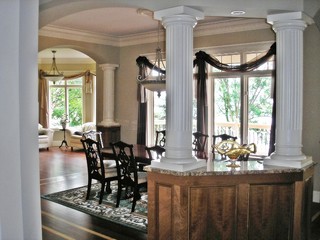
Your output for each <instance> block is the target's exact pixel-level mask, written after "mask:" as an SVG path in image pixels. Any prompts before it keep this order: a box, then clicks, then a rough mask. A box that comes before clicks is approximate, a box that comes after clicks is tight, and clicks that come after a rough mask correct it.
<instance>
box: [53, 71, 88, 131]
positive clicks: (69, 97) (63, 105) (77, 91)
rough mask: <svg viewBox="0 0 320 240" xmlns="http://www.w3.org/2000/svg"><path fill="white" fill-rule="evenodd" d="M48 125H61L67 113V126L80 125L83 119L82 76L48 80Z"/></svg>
mask: <svg viewBox="0 0 320 240" xmlns="http://www.w3.org/2000/svg"><path fill="white" fill-rule="evenodd" d="M49 96H50V99H49V111H50V113H49V114H50V117H49V123H50V127H61V124H60V120H61V119H62V118H63V117H64V116H65V115H67V116H68V119H69V121H70V122H69V126H72V127H73V126H80V125H81V124H82V119H83V77H80V78H77V79H72V80H60V81H57V82H55V83H53V82H49Z"/></svg>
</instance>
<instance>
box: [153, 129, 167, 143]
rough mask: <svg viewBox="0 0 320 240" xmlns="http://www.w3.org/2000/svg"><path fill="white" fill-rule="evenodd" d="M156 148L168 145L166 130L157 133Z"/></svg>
mask: <svg viewBox="0 0 320 240" xmlns="http://www.w3.org/2000/svg"><path fill="white" fill-rule="evenodd" d="M155 145H156V146H160V147H164V146H165V145H166V130H161V131H156V142H155Z"/></svg>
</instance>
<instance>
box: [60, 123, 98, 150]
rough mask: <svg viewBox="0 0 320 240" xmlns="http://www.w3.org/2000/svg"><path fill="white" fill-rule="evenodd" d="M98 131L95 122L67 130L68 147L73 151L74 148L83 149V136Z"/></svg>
mask: <svg viewBox="0 0 320 240" xmlns="http://www.w3.org/2000/svg"><path fill="white" fill-rule="evenodd" d="M91 130H96V125H95V123H93V122H87V123H84V124H82V126H81V127H79V128H67V129H66V140H67V142H68V146H69V147H70V148H71V151H73V149H74V148H78V149H83V146H82V143H81V141H80V140H81V139H82V134H83V133H84V132H87V131H91Z"/></svg>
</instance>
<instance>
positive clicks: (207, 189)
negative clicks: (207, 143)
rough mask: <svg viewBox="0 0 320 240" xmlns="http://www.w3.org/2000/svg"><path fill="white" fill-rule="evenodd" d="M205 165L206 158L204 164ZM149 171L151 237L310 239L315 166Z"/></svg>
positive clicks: (251, 164) (215, 164)
mask: <svg viewBox="0 0 320 240" xmlns="http://www.w3.org/2000/svg"><path fill="white" fill-rule="evenodd" d="M199 161H203V160H199ZM227 164H228V163H227V162H224V161H208V162H207V167H204V168H199V169H196V170H192V171H187V172H178V171H171V170H163V169H159V168H155V167H152V166H148V167H145V170H146V171H148V239H183V240H186V239H219V240H220V239H226V240H230V239H259V240H262V239H268V240H271V239H272V240H275V239H279V240H283V239H309V236H310V223H311V213H310V206H311V202H312V192H313V173H314V165H313V164H311V165H309V166H307V167H305V168H302V169H298V168H287V167H277V166H267V165H264V164H263V162H262V161H244V162H238V164H239V165H240V167H237V168H230V167H226V165H227Z"/></svg>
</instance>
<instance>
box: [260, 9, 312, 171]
mask: <svg viewBox="0 0 320 240" xmlns="http://www.w3.org/2000/svg"><path fill="white" fill-rule="evenodd" d="M267 20H268V23H270V24H272V25H273V30H274V31H275V32H276V41H277V54H276V64H277V68H276V69H277V75H276V84H277V85H276V87H277V103H276V107H277V117H276V144H275V152H274V153H272V154H271V156H270V159H266V160H265V161H264V163H265V164H267V165H278V166H287V167H298V168H301V167H304V166H306V165H308V164H310V163H312V158H311V157H307V156H306V155H305V154H303V153H302V119H303V31H304V29H305V28H306V27H307V23H308V22H309V18H308V17H307V16H305V15H304V14H303V13H301V12H292V13H282V14H274V15H269V16H268V19H267Z"/></svg>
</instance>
